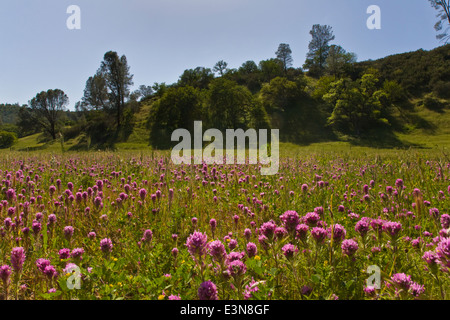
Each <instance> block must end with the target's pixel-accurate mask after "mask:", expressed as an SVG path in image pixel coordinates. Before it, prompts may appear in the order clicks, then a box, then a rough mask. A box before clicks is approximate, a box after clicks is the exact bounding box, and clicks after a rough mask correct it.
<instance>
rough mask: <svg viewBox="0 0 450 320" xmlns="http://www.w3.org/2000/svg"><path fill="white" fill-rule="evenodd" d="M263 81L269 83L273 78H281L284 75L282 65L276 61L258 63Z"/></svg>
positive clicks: (269, 60) (279, 61)
mask: <svg viewBox="0 0 450 320" xmlns="http://www.w3.org/2000/svg"><path fill="white" fill-rule="evenodd" d="M259 69H260V70H261V73H262V77H263V81H265V82H269V81H270V80H272V79H273V78H276V77H282V76H283V74H284V69H283V63H282V62H281V60H278V59H268V60H263V61H261V62H260V63H259Z"/></svg>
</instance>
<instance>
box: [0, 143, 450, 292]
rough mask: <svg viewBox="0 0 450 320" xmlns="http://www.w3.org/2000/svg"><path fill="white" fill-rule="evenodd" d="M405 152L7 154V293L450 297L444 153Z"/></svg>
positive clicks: (2, 210) (0, 265)
mask: <svg viewBox="0 0 450 320" xmlns="http://www.w3.org/2000/svg"><path fill="white" fill-rule="evenodd" d="M406 153H407V152H406V151H405V152H404V154H394V153H391V154H390V155H389V156H388V155H386V156H383V157H382V156H379V155H376V154H375V153H373V154H358V155H351V154H346V155H345V154H343V155H342V156H339V155H330V154H327V153H315V154H313V153H310V154H307V155H297V156H295V155H293V156H283V157H281V158H280V163H279V172H278V174H276V175H272V176H268V175H261V174H260V170H261V166H259V165H249V164H239V165H207V164H181V165H174V164H173V163H172V162H171V161H170V157H169V156H168V154H166V153H156V152H155V153H151V154H150V153H141V154H138V155H137V154H136V153H134V154H131V153H130V154H127V153H109V152H98V153H67V154H55V155H51V154H48V153H30V154H25V153H22V154H20V153H16V154H15V153H11V154H8V153H6V154H2V155H1V156H0V169H1V171H0V176H1V195H0V197H1V202H0V204H1V206H0V216H1V219H0V220H1V223H2V226H1V228H0V237H1V241H0V278H1V285H2V290H1V297H2V298H3V299H5V300H6V299H8V300H13V299H20V300H36V299H37V300H40V299H51V300H54V299H80V300H84V299H112V300H117V299H127V300H129V299H133V300H134V299H139V300H144V299H149V300H180V299H181V300H198V299H200V300H231V299H233V300H316V299H340V300H347V299H356V300H362V299H382V300H384V299H388V300H391V299H401V300H413V299H424V300H428V299H433V300H440V299H448V298H450V292H449V291H450V290H449V289H448V288H449V284H450V277H449V269H450V236H449V228H450V215H449V211H448V208H449V201H450V200H449V199H450V194H449V193H450V181H449V178H450V175H449V174H450V171H449V170H450V161H445V160H442V159H441V158H440V157H438V156H433V157H432V158H433V159H431V158H430V159H426V158H424V156H423V155H417V154H415V153H413V152H409V153H408V154H407V156H405V154H406Z"/></svg>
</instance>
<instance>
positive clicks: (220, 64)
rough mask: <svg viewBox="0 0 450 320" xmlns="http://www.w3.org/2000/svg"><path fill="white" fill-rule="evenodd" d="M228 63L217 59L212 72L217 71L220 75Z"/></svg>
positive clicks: (223, 72) (225, 69)
mask: <svg viewBox="0 0 450 320" xmlns="http://www.w3.org/2000/svg"><path fill="white" fill-rule="evenodd" d="M227 67H228V63H226V62H225V61H223V60H220V61H218V62H217V63H216V64H215V65H214V68H213V71H214V72H218V73H219V74H220V76H221V77H222V76H223V75H224V74H225V72H226V71H227Z"/></svg>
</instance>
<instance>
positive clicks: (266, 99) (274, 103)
mask: <svg viewBox="0 0 450 320" xmlns="http://www.w3.org/2000/svg"><path fill="white" fill-rule="evenodd" d="M303 94H304V86H303V84H302V83H301V82H295V81H289V80H288V79H286V78H284V77H276V78H274V79H272V80H271V81H270V83H268V84H265V85H264V86H263V88H262V89H261V98H262V100H263V103H264V106H265V108H266V110H268V112H269V113H270V114H271V113H273V112H275V111H281V112H285V111H288V110H289V109H293V108H295V106H296V103H297V101H298V100H299V99H300V98H301V96H302V95H303Z"/></svg>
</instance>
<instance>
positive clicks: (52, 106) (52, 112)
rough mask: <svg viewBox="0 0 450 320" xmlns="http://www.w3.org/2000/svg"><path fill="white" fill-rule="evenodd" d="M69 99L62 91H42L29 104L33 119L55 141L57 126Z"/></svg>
mask: <svg viewBox="0 0 450 320" xmlns="http://www.w3.org/2000/svg"><path fill="white" fill-rule="evenodd" d="M68 103H69V98H68V97H67V95H66V94H65V93H64V91H62V90H60V89H54V90H52V89H49V90H47V91H42V92H40V93H38V94H37V95H36V97H34V98H33V99H31V101H30V102H29V106H30V108H31V110H32V113H31V115H32V117H33V118H34V119H35V121H37V122H38V123H39V124H40V125H41V126H42V128H43V129H44V130H45V131H47V132H48V133H49V134H50V135H51V137H52V138H53V139H56V132H57V124H58V121H59V119H60V118H61V116H62V113H63V111H64V110H65V108H66V106H67V104H68Z"/></svg>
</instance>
